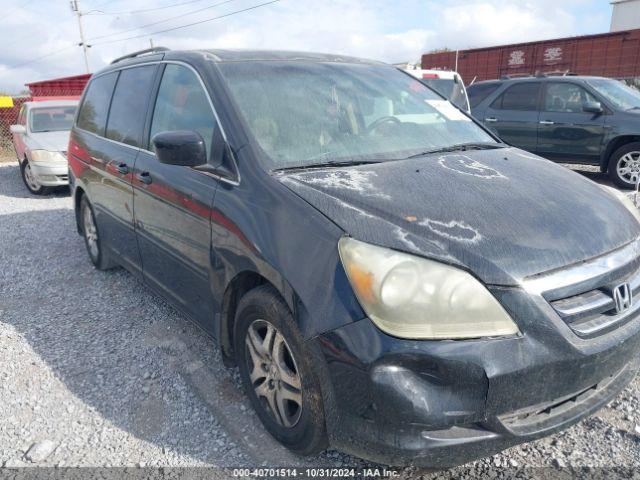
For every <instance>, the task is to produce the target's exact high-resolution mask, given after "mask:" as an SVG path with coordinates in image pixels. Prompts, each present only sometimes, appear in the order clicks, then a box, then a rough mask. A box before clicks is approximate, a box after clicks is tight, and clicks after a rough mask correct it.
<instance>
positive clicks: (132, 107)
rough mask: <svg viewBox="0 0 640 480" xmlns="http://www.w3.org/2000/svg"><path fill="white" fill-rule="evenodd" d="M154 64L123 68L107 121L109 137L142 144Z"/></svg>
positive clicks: (119, 140) (118, 140)
mask: <svg viewBox="0 0 640 480" xmlns="http://www.w3.org/2000/svg"><path fill="white" fill-rule="evenodd" d="M155 70H156V66H155V65H147V66H144V67H135V68H127V69H124V70H122V71H121V72H120V77H119V78H118V83H117V84H116V89H115V92H114V93H113V100H112V101H111V111H110V112H109V121H108V123H107V138H109V139H110V140H115V141H116V142H121V143H126V144H127V145H132V146H134V147H139V146H140V142H141V138H142V130H143V129H144V119H145V115H146V113H147V101H148V99H149V91H150V90H151V83H152V82H153V75H154V73H155Z"/></svg>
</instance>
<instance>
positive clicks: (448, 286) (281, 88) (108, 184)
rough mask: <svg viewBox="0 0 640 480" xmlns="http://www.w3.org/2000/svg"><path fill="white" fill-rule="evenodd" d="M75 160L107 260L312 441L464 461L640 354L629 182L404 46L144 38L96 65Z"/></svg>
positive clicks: (564, 406) (97, 253)
mask: <svg viewBox="0 0 640 480" xmlns="http://www.w3.org/2000/svg"><path fill="white" fill-rule="evenodd" d="M69 161H70V166H71V172H72V183H73V199H74V202H75V211H76V218H77V226H78V231H79V233H81V234H82V235H83V236H84V239H85V243H86V246H87V250H88V253H89V257H90V259H91V261H92V262H93V264H94V265H95V266H96V267H97V268H98V269H106V268H109V267H113V266H117V265H120V266H123V267H125V268H126V269H127V270H129V271H130V272H131V273H132V274H133V275H135V276H137V277H139V278H140V279H141V280H142V281H143V282H144V283H145V284H146V285H148V286H149V287H150V288H151V289H153V290H154V291H156V292H158V293H159V294H160V295H161V296H163V297H164V298H166V299H168V300H169V301H170V302H171V303H172V304H173V305H175V306H176V308H178V309H180V310H181V311H182V312H184V314H185V315H186V316H188V317H189V318H191V319H192V320H193V321H195V322H197V323H198V324H199V325H200V326H201V327H202V328H203V329H204V330H205V331H206V332H208V333H209V334H210V335H211V336H212V337H214V338H216V339H217V340H218V341H219V343H220V345H221V348H222V351H223V353H224V358H225V361H226V362H227V363H228V364H230V365H231V364H236V365H238V367H239V369H240V373H241V376H242V379H243V383H244V388H245V390H246V392H247V394H248V395H249V397H250V399H251V402H252V404H253V406H254V408H255V411H256V412H257V415H258V416H259V417H260V419H261V420H262V422H263V423H264V425H265V427H266V429H267V430H268V431H269V432H270V433H271V434H272V435H273V436H274V437H275V438H276V439H278V440H279V441H280V442H282V443H283V444H284V445H286V446H287V447H289V448H290V449H292V450H294V451H295V452H298V453H301V454H309V453H312V452H316V451H318V450H321V449H324V448H326V447H327V446H329V445H331V446H333V447H335V448H339V449H342V450H344V451H347V452H350V453H353V454H355V455H358V456H361V457H364V458H367V459H370V460H375V461H380V462H384V463H388V464H394V465H398V464H413V465H427V466H431V467H445V466H450V465H454V464H459V463H462V462H465V461H468V460H470V459H474V458H478V457H481V456H485V455H490V454H493V453H495V452H497V451H499V450H501V449H504V448H506V447H508V446H510V445H514V444H517V443H520V442H524V441H528V440H531V439H534V438H538V437H541V436H544V435H548V434H550V433H552V432H555V431H557V430H559V429H562V428H565V427H567V426H569V425H571V424H573V423H575V422H577V421H578V420H580V419H582V418H584V417H585V416H586V415H589V414H591V413H593V412H594V411H596V410H597V409H598V408H600V407H601V406H603V405H604V404H605V403H606V402H608V401H609V400H611V399H612V398H613V397H614V396H615V395H617V394H618V392H620V391H621V389H623V388H624V387H625V385H626V384H627V383H628V382H629V381H630V380H631V379H632V378H633V376H634V375H635V373H636V371H637V368H638V353H639V352H640V319H639V318H638V317H639V316H640V314H639V312H640V301H638V300H636V297H637V296H638V294H639V293H640V239H639V235H640V223H639V218H640V215H639V214H638V210H637V209H636V208H635V206H634V205H633V203H632V202H631V201H630V200H628V199H627V198H626V197H625V196H623V195H621V194H620V193H618V192H617V191H615V190H612V189H607V188H606V187H601V186H598V185H597V184H595V183H593V182H591V181H590V180H588V179H585V178H583V177H581V176H580V175H578V174H576V173H573V172H571V171H568V170H566V169H564V168H562V167H560V166H558V165H556V164H554V163H552V162H548V161H546V160H543V159H541V158H539V157H536V156H535V155H532V154H530V153H526V152H523V151H522V150H518V149H516V148H512V147H508V146H506V145H504V144H502V143H500V142H499V141H497V140H496V138H495V137H493V136H492V135H491V134H490V133H488V132H487V131H486V130H485V129H484V128H483V127H481V126H479V125H478V124H477V123H476V122H475V121H474V120H472V119H471V117H469V116H468V115H467V114H465V113H464V112H461V111H460V110H458V109H457V108H455V107H454V106H453V105H451V104H450V103H449V102H447V101H446V100H444V99H443V98H442V97H440V96H439V95H438V94H436V93H435V92H434V91H432V90H430V89H429V88H428V87H426V86H425V85H423V84H422V83H420V82H419V81H418V80H416V79H414V78H413V77H411V76H409V75H407V74H405V73H403V72H400V71H398V70H396V69H395V68H393V67H392V66H389V65H385V64H382V63H377V62H372V61H367V60H361V59H357V58H350V57H343V56H335V55H322V54H311V53H297V52H259V51H226V50H202V51H167V50H166V49H154V50H152V51H147V52H138V53H137V54H132V55H130V56H127V57H125V58H122V59H119V60H116V61H114V62H113V64H111V65H110V66H108V67H107V68H105V69H104V70H102V71H100V72H98V73H97V74H95V75H94V76H93V77H92V79H91V81H90V83H89V84H88V86H87V88H86V90H85V92H84V95H83V98H82V101H81V104H80V108H79V111H78V114H77V119H76V122H75V125H74V127H73V130H72V132H71V138H70V145H69ZM123 294H125V295H126V292H125V293H123Z"/></svg>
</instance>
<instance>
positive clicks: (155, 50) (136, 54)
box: [111, 47, 169, 65]
mask: <svg viewBox="0 0 640 480" xmlns="http://www.w3.org/2000/svg"><path fill="white" fill-rule="evenodd" d="M168 50H169V49H168V48H167V47H153V48H145V49H144V50H138V51H137V52H133V53H129V54H127V55H123V56H122V57H118V58H116V59H115V60H113V61H112V62H111V65H113V64H114V63H118V62H121V61H122V60H126V59H127V58H135V57H140V56H141V55H146V54H149V53H160V52H166V51H168Z"/></svg>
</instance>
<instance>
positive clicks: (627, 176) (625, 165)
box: [616, 152, 640, 185]
mask: <svg viewBox="0 0 640 480" xmlns="http://www.w3.org/2000/svg"><path fill="white" fill-rule="evenodd" d="M616 171H617V172H618V176H619V177H620V178H621V179H623V180H624V181H625V182H627V183H630V184H632V185H635V184H636V183H637V182H638V178H640V152H629V153H626V154H624V155H623V156H622V157H620V159H619V160H618V165H617V166H616Z"/></svg>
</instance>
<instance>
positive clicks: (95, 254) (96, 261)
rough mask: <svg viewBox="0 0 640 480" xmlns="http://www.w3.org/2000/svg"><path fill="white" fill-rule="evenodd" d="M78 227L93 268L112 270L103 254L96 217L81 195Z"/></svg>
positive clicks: (85, 198) (85, 197)
mask: <svg viewBox="0 0 640 480" xmlns="http://www.w3.org/2000/svg"><path fill="white" fill-rule="evenodd" d="M80 225H81V228H82V237H83V238H84V244H85V246H86V247H87V253H88V254H89V260H91V263H93V266H94V267H96V268H97V269H98V270H108V269H110V268H113V267H114V265H113V264H112V263H111V262H110V261H109V260H108V258H107V256H106V254H105V252H104V248H103V244H102V238H101V237H100V233H99V230H98V224H97V223H96V216H95V214H94V212H93V207H92V206H91V203H90V202H89V200H88V199H87V196H86V195H83V196H82V199H81V200H80Z"/></svg>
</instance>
